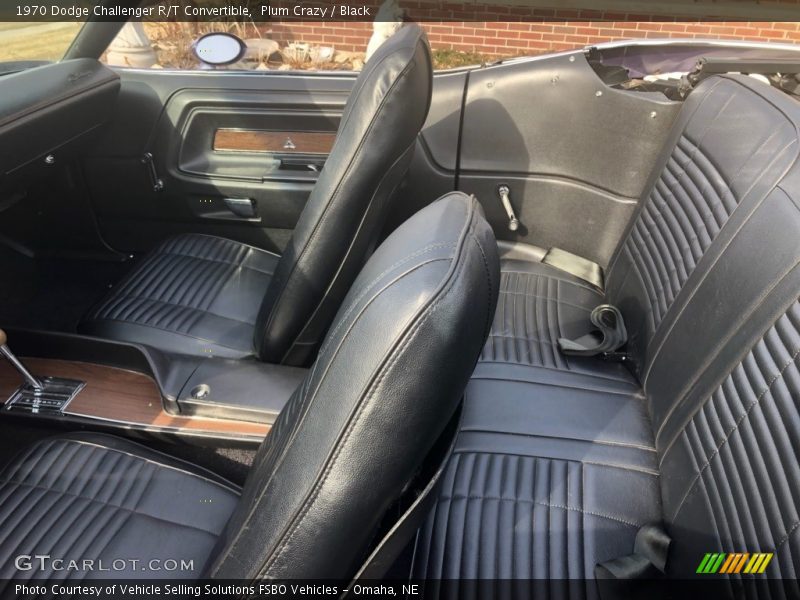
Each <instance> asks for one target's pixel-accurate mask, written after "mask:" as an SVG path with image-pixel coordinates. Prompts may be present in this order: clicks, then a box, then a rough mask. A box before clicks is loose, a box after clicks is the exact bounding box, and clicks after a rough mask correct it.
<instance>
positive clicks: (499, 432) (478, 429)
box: [461, 426, 657, 454]
mask: <svg viewBox="0 0 800 600" xmlns="http://www.w3.org/2000/svg"><path fill="white" fill-rule="evenodd" d="M461 431H467V432H470V433H492V434H496V435H508V436H515V437H528V438H544V439H550V440H563V441H575V442H580V443H584V444H597V445H599V446H616V447H619V448H632V449H635V450H642V451H643V452H651V453H655V452H657V450H656V449H655V447H654V446H644V445H641V444H633V443H627V442H616V441H613V440H604V439H602V438H597V439H592V440H587V439H583V438H579V437H574V436H570V435H560V434H559V435H547V434H545V433H522V432H519V431H508V430H507V429H488V428H483V427H470V426H464V427H462V428H461ZM501 454H502V453H501Z"/></svg>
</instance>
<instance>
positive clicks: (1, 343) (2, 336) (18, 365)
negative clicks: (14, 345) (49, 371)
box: [0, 329, 44, 390]
mask: <svg viewBox="0 0 800 600" xmlns="http://www.w3.org/2000/svg"><path fill="white" fill-rule="evenodd" d="M7 341H8V336H7V335H6V332H5V331H3V330H2V329H0V354H2V355H3V356H5V357H6V358H7V359H8V362H10V363H11V364H12V365H14V368H15V369H16V370H17V371H19V373H20V375H22V377H24V378H25V381H26V382H27V383H28V385H30V386H31V387H32V388H33V389H34V390H42V389H44V386H43V385H42V382H41V381H39V380H38V379H37V378H36V377H34V376H33V375H31V372H30V371H28V369H26V368H25V365H23V364H22V362H21V361H20V360H19V359H18V358H17V357H16V356H14V353H13V352H11V348H9V347H8V346H7V345H6V342H7Z"/></svg>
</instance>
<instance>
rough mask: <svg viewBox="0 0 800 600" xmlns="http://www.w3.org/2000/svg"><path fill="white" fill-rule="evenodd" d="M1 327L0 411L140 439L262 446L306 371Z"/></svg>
mask: <svg viewBox="0 0 800 600" xmlns="http://www.w3.org/2000/svg"><path fill="white" fill-rule="evenodd" d="M8 338H9V339H11V340H13V347H14V351H13V352H12V351H11V348H10V346H9V344H8V339H6V334H5V333H4V332H2V330H0V342H2V343H0V354H2V355H3V357H4V358H5V359H6V360H0V414H2V415H3V416H9V417H20V418H27V419H36V420H38V421H40V422H43V421H44V420H48V421H51V422H53V421H55V422H61V423H66V424H68V425H76V424H81V425H84V426H85V425H92V426H95V427H99V428H102V429H111V430H113V429H126V430H135V431H137V432H139V433H142V434H153V435H159V436H162V437H163V436H181V437H186V438H195V437H202V438H206V439H207V438H212V439H218V440H221V441H222V440H225V441H231V440H235V441H241V442H260V441H261V440H262V439H263V438H264V436H266V435H267V433H268V432H269V430H270V428H271V426H272V424H273V423H274V421H275V419H276V418H277V416H278V414H279V413H280V411H281V410H282V409H283V407H284V406H285V404H286V403H287V402H288V400H289V398H290V397H291V395H292V394H293V393H294V390H295V389H296V388H297V386H298V385H299V384H300V382H301V381H302V380H303V378H304V377H305V375H306V372H307V370H306V369H301V368H296V367H286V366H283V365H271V364H266V363H262V362H260V361H257V360H255V359H243V360H231V359H223V358H214V357H194V356H185V355H174V354H165V353H162V352H160V351H158V350H155V349H152V348H149V347H143V346H136V345H131V344H124V343H120V342H115V341H110V340H104V339H99V338H92V337H87V336H81V335H73V334H66V333H54V332H39V331H24V330H21V331H12V332H10V333H9V335H8Z"/></svg>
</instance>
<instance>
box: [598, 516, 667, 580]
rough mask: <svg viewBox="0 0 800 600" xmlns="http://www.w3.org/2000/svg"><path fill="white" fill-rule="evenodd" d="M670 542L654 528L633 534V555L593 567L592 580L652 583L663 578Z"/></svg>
mask: <svg viewBox="0 0 800 600" xmlns="http://www.w3.org/2000/svg"><path fill="white" fill-rule="evenodd" d="M671 542H672V539H671V538H670V537H669V535H668V534H667V532H666V531H664V529H663V528H662V527H661V526H660V525H656V524H650V525H644V526H643V527H642V528H641V529H639V531H637V532H636V540H635V541H634V543H633V554H628V555H627V556H620V557H619V558H614V559H611V560H607V561H604V562H601V563H598V564H597V565H595V568H594V576H595V578H596V579H653V578H656V577H660V576H661V575H663V574H664V572H665V571H666V568H667V555H668V554H669V545H670V543H671Z"/></svg>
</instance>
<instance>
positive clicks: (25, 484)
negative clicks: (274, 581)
mask: <svg viewBox="0 0 800 600" xmlns="http://www.w3.org/2000/svg"><path fill="white" fill-rule="evenodd" d="M0 483H9V484H12V485H18V486H22V487H27V488H36V489H39V490H43V491H45V492H48V493H52V494H59V495H61V496H69V497H71V498H75V499H82V500H86V501H87V502H93V503H95V504H101V505H103V506H108V507H110V508H115V509H117V510H121V511H123V512H128V513H133V514H136V515H139V516H142V517H147V518H149V519H153V520H155V521H161V522H163V523H169V524H171V525H176V526H178V527H185V528H187V529H196V530H197V531H202V532H205V533H207V534H209V535H213V536H214V537H216V536H218V535H219V533H217V532H214V531H211V530H209V529H203V528H202V527H198V526H197V525H188V524H183V523H178V522H175V521H170V520H169V519H165V518H163V517H157V516H155V515H150V514H147V513H144V512H140V511H138V510H135V509H132V508H126V507H124V506H120V505H119V504H112V503H110V502H103V501H102V500H97V499H96V498H92V497H90V496H82V495H80V494H73V493H71V492H67V491H60V490H57V489H55V488H51V487H46V486H42V485H36V484H33V483H28V482H26V481H14V480H11V479H0Z"/></svg>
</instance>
